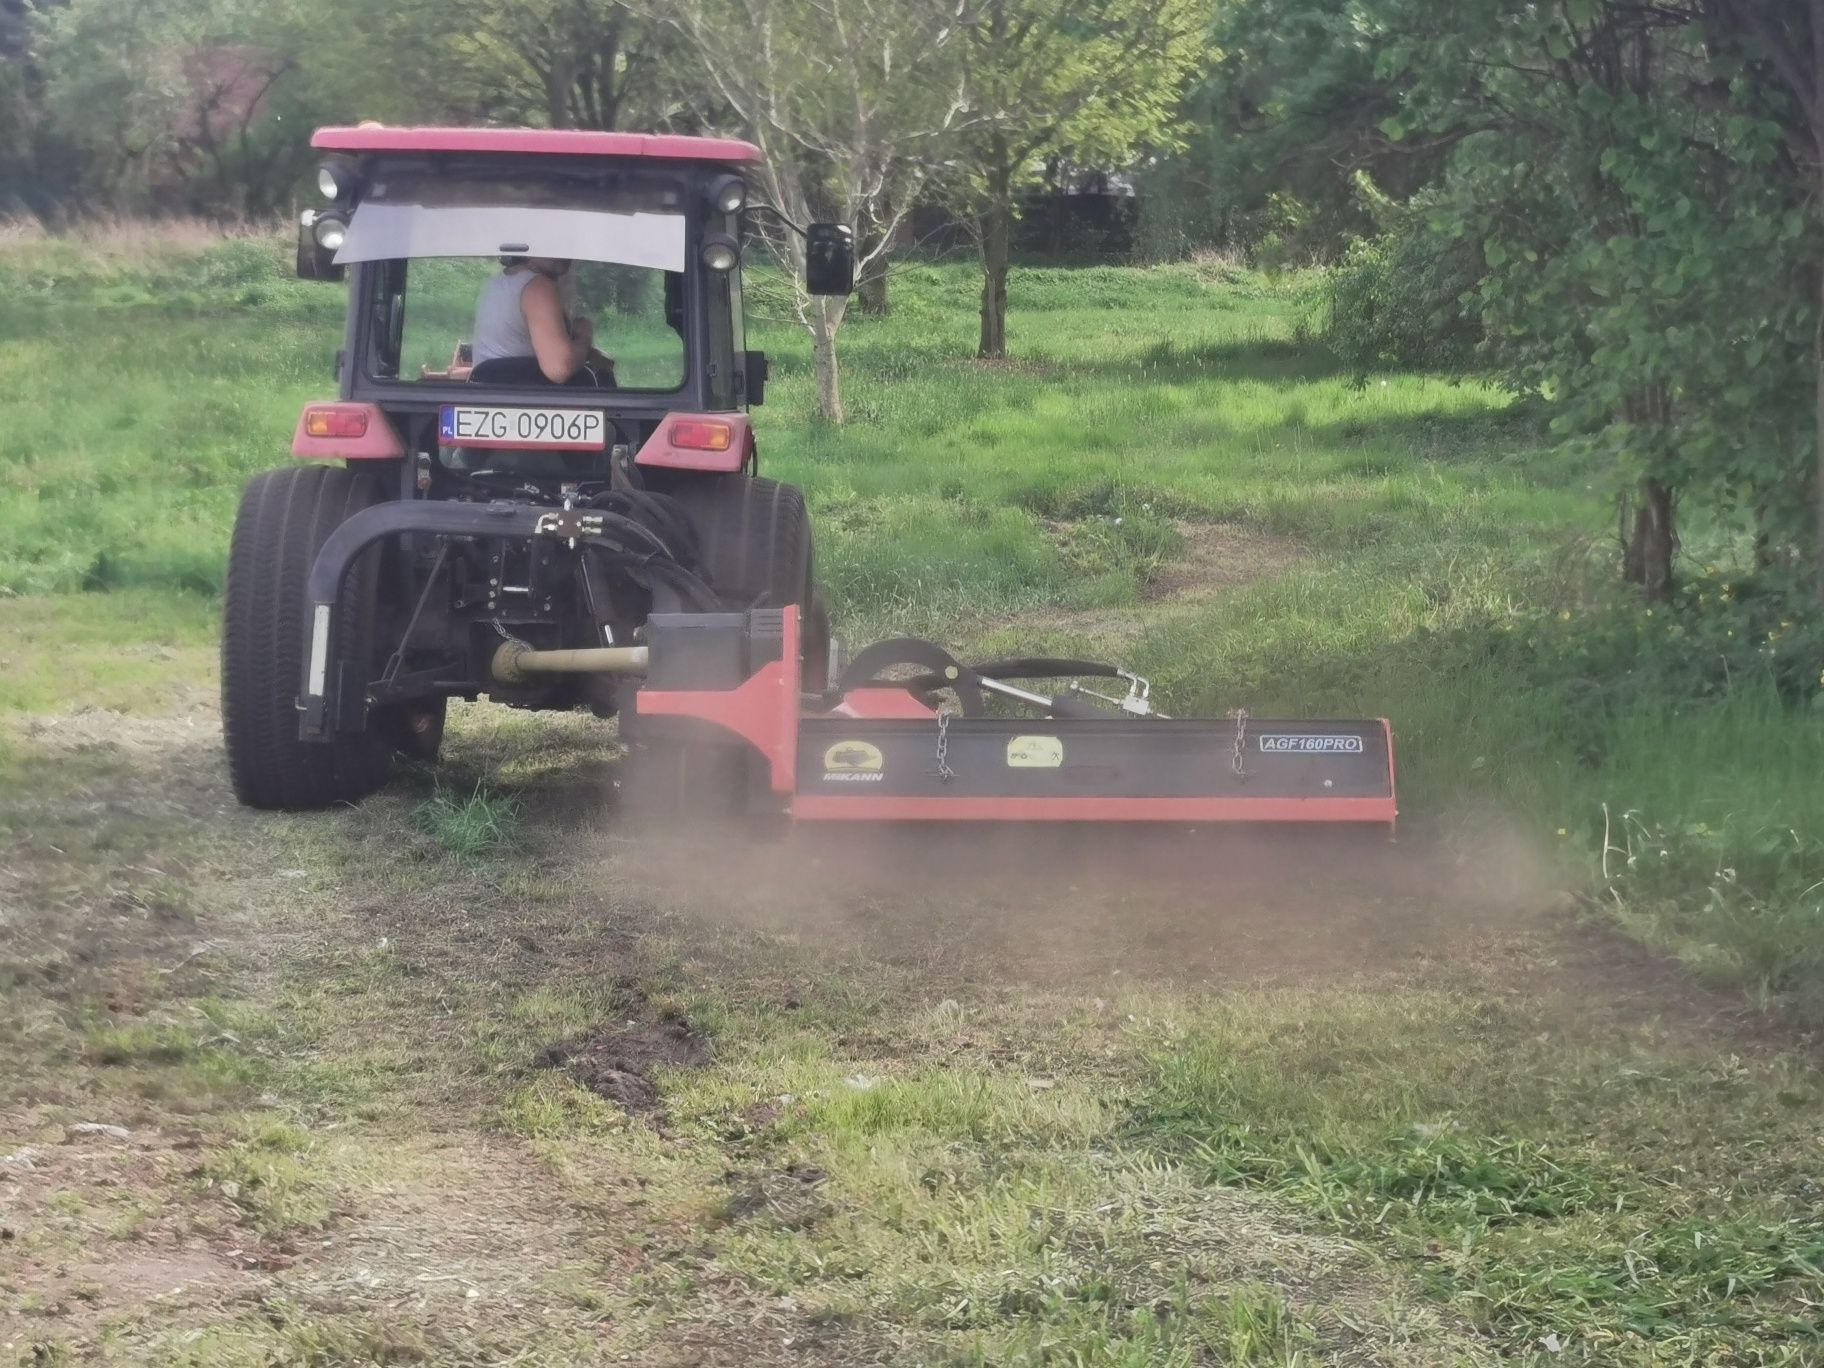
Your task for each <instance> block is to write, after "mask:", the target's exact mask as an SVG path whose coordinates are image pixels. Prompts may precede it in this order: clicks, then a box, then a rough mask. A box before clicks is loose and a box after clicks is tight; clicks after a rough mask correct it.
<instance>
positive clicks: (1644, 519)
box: [1621, 476, 1678, 603]
mask: <svg viewBox="0 0 1824 1368" xmlns="http://www.w3.org/2000/svg"><path fill="white" fill-rule="evenodd" d="M1637 494H1638V496H1639V499H1640V502H1639V504H1637V505H1636V506H1635V508H1634V519H1633V521H1634V525H1633V527H1632V528H1631V529H1629V530H1628V531H1627V533H1626V541H1625V543H1624V545H1623V548H1622V561H1621V573H1622V577H1623V578H1624V579H1626V580H1627V581H1628V583H1630V584H1638V585H1639V586H1640V587H1641V591H1642V593H1643V594H1644V595H1645V597H1646V600H1647V602H1649V603H1659V602H1661V601H1663V600H1665V599H1667V598H1670V597H1671V594H1672V552H1673V550H1674V548H1675V547H1676V546H1677V544H1678V535H1677V532H1676V530H1675V529H1674V527H1673V522H1672V491H1671V490H1670V489H1669V488H1668V487H1667V486H1666V485H1665V484H1664V483H1662V482H1661V481H1659V480H1656V479H1654V478H1652V477H1651V476H1648V477H1647V478H1645V479H1643V480H1642V481H1641V482H1640V488H1639V490H1638V491H1637Z"/></svg>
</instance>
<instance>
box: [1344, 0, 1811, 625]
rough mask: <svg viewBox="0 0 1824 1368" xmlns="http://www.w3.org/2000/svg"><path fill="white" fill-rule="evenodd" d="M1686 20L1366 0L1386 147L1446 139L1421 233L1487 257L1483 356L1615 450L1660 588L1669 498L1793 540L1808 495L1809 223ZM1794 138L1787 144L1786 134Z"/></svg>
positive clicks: (1483, 3)
mask: <svg viewBox="0 0 1824 1368" xmlns="http://www.w3.org/2000/svg"><path fill="white" fill-rule="evenodd" d="M1700 18H1701V16H1700V14H1699V11H1698V10H1697V9H1695V8H1683V9H1681V8H1679V7H1678V6H1677V5H1676V4H1655V5H1650V6H1643V5H1638V4H1635V3H1632V0H1566V2H1565V3H1562V4H1554V5H1549V6H1547V5H1538V4H1532V3H1523V2H1522V0H1469V3H1447V0H1373V4H1372V5H1369V6H1364V7H1363V8H1362V9H1361V10H1360V11H1358V23H1359V24H1360V32H1361V34H1362V37H1363V40H1364V41H1366V42H1368V43H1369V44H1371V45H1372V47H1373V49H1374V50H1375V52H1376V54H1377V57H1376V63H1377V64H1376V72H1375V74H1376V76H1377V78H1378V79H1380V80H1381V81H1383V82H1387V83H1389V84H1390V85H1392V86H1394V87H1396V88H1398V89H1399V90H1400V92H1401V98H1400V101H1399V105H1398V108H1397V109H1396V110H1395V111H1394V112H1393V113H1392V114H1390V115H1389V116H1388V117H1387V118H1386V119H1385V120H1383V123H1382V128H1383V131H1384V132H1385V133H1386V134H1387V136H1389V137H1390V138H1393V139H1395V140H1401V139H1404V138H1407V137H1412V136H1417V137H1420V138H1421V139H1424V140H1428V141H1430V142H1433V143H1435V144H1439V145H1442V146H1445V147H1447V148H1448V155H1447V157H1446V160H1445V162H1444V168H1443V172H1444V173H1443V177H1442V181H1441V183H1440V186H1439V187H1438V191H1437V193H1436V195H1435V197H1434V198H1433V199H1431V200H1430V201H1429V202H1428V211H1429V212H1428V227H1431V228H1439V227H1441V228H1442V230H1443V231H1444V233H1445V235H1446V236H1447V237H1449V238H1451V239H1453V240H1455V241H1457V242H1459V243H1471V244H1474V245H1476V246H1477V247H1478V248H1479V250H1480V253H1481V258H1482V267H1483V270H1482V274H1481V278H1480V280H1479V282H1478V283H1477V284H1476V285H1475V287H1474V289H1473V296H1474V303H1475V307H1476V311H1477V313H1478V316H1479V319H1480V321H1481V323H1482V325H1483V328H1484V336H1485V342H1484V348H1485V351H1484V355H1485V359H1486V360H1487V361H1488V362H1489V363H1490V364H1492V365H1493V366H1494V367H1495V368H1496V369H1497V370H1498V371H1499V372H1500V373H1501V374H1503V375H1504V376H1505V377H1506V378H1507V379H1508V381H1509V383H1511V384H1512V385H1514V387H1515V388H1517V389H1521V390H1525V391H1529V392H1532V393H1535V394H1538V395H1541V396H1546V397H1549V399H1550V401H1551V404H1552V408H1553V411H1554V415H1555V416H1554V423H1555V426H1556V427H1557V428H1558V430H1559V431H1561V432H1562V433H1564V434H1565V435H1566V436H1567V437H1572V438H1575V439H1577V440H1580V441H1582V442H1585V443H1588V444H1590V445H1592V446H1595V447H1597V448H1599V449H1601V450H1603V451H1604V452H1606V453H1607V454H1608V455H1609V457H1610V458H1611V459H1612V461H1613V463H1614V469H1615V471H1616V474H1617V477H1618V481H1617V482H1618V486H1619V488H1620V491H1621V498H1622V501H1623V519H1622V541H1623V554H1622V557H1621V562H1622V568H1623V572H1624V574H1625V575H1626V577H1627V578H1628V579H1630V580H1631V581H1633V582H1635V583H1637V584H1639V585H1640V586H1641V588H1642V590H1643V591H1644V593H1645V594H1646V595H1647V596H1648V597H1649V598H1660V597H1664V596H1665V595H1667V594H1668V593H1669V592H1670V589H1671V586H1672V575H1673V560H1674V555H1675V552H1676V548H1677V544H1678V533H1677V522H1676V518H1677V512H1678V507H1679V504H1680V502H1681V500H1687V499H1693V498H1698V499H1703V500H1704V501H1706V502H1707V503H1709V504H1710V505H1711V507H1713V508H1715V509H1717V510H1718V511H1723V512H1739V513H1740V514H1741V515H1742V516H1743V517H1745V519H1746V520H1747V521H1748V523H1749V524H1750V525H1751V526H1753V527H1754V529H1755V530H1756V532H1757V534H1758V539H1759V542H1760V544H1761V545H1763V546H1770V545H1777V544H1782V543H1787V544H1789V543H1790V540H1791V538H1790V531H1791V528H1792V525H1793V520H1792V513H1793V512H1794V510H1795V509H1796V508H1803V507H1805V506H1806V504H1805V499H1804V495H1803V494H1802V493H1799V491H1803V490H1805V489H1806V488H1807V486H1808V485H1809V481H1808V479H1807V478H1806V471H1805V469H1804V466H1803V464H1802V463H1801V461H1800V459H1799V458H1800V456H1801V455H1804V456H1806V457H1809V456H1810V454H1811V453H1810V449H1809V448H1810V444H1809V443H1807V442H1805V441H1804V440H1803V432H1804V421H1805V420H1804V417H1803V415H1802V414H1801V413H1799V411H1798V410H1797V407H1796V406H1795V405H1794V404H1793V402H1792V395H1793V393H1794V392H1795V389H1797V388H1798V386H1795V384H1794V372H1793V369H1792V367H1793V364H1794V362H1795V359H1797V358H1800V357H1802V356H1803V355H1804V354H1805V351H1806V339H1808V338H1809V337H1810V336H1812V334H1813V329H1814V328H1815V327H1816V326H1817V324H1816V317H1815V310H1814V306H1813V304H1812V303H1811V298H1812V291H1811V290H1810V289H1805V288H1801V286H1804V285H1806V284H1807V283H1808V282H1809V283H1810V284H1811V285H1812V286H1813V287H1814V288H1815V282H1816V276H1815V271H1816V268H1817V233H1816V231H1815V226H1813V227H1812V228H1811V230H1810V231H1808V222H1809V221H1808V219H1807V217H1806V213H1807V211H1806V209H1805V198H1806V196H1805V194H1804V193H1801V191H1800V190H1799V188H1798V186H1797V184H1796V183H1795V182H1794V181H1793V179H1792V178H1791V177H1789V176H1787V175H1785V174H1784V173H1783V169H1782V168H1783V164H1784V163H1785V162H1786V161H1787V160H1789V157H1788V154H1786V153H1784V152H1783V151H1782V137H1781V130H1780V128H1779V126H1778V125H1777V122H1776V121H1774V120H1771V119H1769V118H1768V117H1767V115H1766V111H1765V110H1764V109H1757V108H1756V107H1755V106H1756V104H1757V102H1758V99H1759V96H1758V94H1757V93H1756V91H1755V90H1752V89H1750V87H1751V86H1752V85H1753V83H1752V82H1747V81H1744V80H1742V79H1740V78H1739V76H1731V75H1730V74H1729V73H1728V72H1727V70H1726V64H1725V65H1719V62H1718V58H1719V49H1718V45H1717V41H1716V38H1717V35H1716V32H1715V29H1714V27H1713V26H1709V25H1705V24H1703V23H1701V22H1700ZM1787 141H1789V139H1788V140H1787Z"/></svg>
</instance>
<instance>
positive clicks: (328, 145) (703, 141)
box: [310, 124, 761, 163]
mask: <svg viewBox="0 0 1824 1368" xmlns="http://www.w3.org/2000/svg"><path fill="white" fill-rule="evenodd" d="M310 145H311V146H312V147H315V148H317V149H319V150H320V151H324V152H518V153H524V154H527V155H540V154H544V155H550V154H557V155H563V156H573V157H651V158H653V159H654V160H657V161H695V162H721V163H740V162H757V161H759V160H760V159H761V157H760V149H759V148H757V147H755V146H754V145H753V144H752V143H749V142H742V141H740V140H739V139H737V138H686V137H680V136H678V135H677V134H672V133H592V132H587V131H585V130H583V129H577V128H395V127H388V126H385V125H382V124H362V125H360V126H359V127H355V128H319V129H318V130H317V131H316V133H315V134H314V135H312V137H311V140H310Z"/></svg>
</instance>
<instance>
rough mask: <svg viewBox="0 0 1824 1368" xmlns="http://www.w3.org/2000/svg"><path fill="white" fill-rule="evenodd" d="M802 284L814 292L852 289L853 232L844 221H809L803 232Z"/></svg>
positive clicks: (829, 292)
mask: <svg viewBox="0 0 1824 1368" xmlns="http://www.w3.org/2000/svg"><path fill="white" fill-rule="evenodd" d="M804 288H805V289H807V290H809V291H810V292H811V293H812V294H814V295H848V294H853V293H854V292H855V233H854V231H853V230H852V229H851V228H850V227H849V225H848V224H846V223H813V224H812V225H811V226H810V227H809V228H808V229H806V230H805V234H804Z"/></svg>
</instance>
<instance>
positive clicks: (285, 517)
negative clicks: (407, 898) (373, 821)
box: [222, 465, 393, 812]
mask: <svg viewBox="0 0 1824 1368" xmlns="http://www.w3.org/2000/svg"><path fill="white" fill-rule="evenodd" d="M384 498H385V492H384V490H383V489H382V488H381V486H380V484H379V483H378V482H377V481H376V480H374V479H373V478H372V477H370V476H368V475H366V474H362V473H357V472H355V471H352V470H347V469H345V468H343V467H341V466H332V465H298V466H285V467H282V468H280V469H278V470H268V471H266V472H264V473H263V474H260V475H256V476H254V477H253V479H252V480H250V481H249V482H248V484H247V488H246V491H245V492H244V493H243V494H242V495H241V507H240V512H239V514H238V515H237V516H236V518H235V523H234V539H233V541H232V542H231V543H230V544H229V549H228V580H227V586H226V590H225V592H224V594H223V598H224V607H223V613H222V735H223V739H224V740H225V742H226V744H227V750H228V775H229V778H230V779H231V780H232V781H233V784H234V795H235V797H236V798H238V799H240V800H241V802H243V803H245V804H246V805H247V806H248V807H254V808H265V809H268V810H278V811H292V812H296V811H304V810H308V809H312V808H325V807H331V806H334V805H335V804H337V803H354V802H358V801H360V800H361V799H363V798H365V797H367V796H368V794H370V793H372V792H374V790H376V789H378V788H379V787H380V786H381V785H383V784H384V783H386V781H387V779H388V777H389V776H390V775H391V773H392V761H393V747H392V745H391V744H390V743H389V741H388V739H387V737H386V736H385V735H384V733H383V730H382V729H380V728H370V729H369V730H366V731H363V732H361V733H358V734H356V735H352V736H338V737H335V738H334V739H332V740H329V741H301V740H299V739H298V717H299V715H298V709H297V697H298V686H299V683H300V681H301V680H302V679H303V677H304V664H305V660H304V656H305V650H306V636H307V633H306V622H305V612H306V604H305V599H304V594H305V581H306V579H307V578H308V577H309V575H310V567H311V565H312V563H313V562H314V561H315V560H316V558H317V552H318V551H319V550H321V549H322V546H323V543H324V542H325V541H326V540H327V539H328V537H329V534H330V533H331V532H333V531H335V530H336V528H338V527H340V526H341V525H342V524H343V523H344V522H345V521H347V520H348V519H349V518H350V517H352V516H353V515H354V514H356V513H359V512H360V511H361V510H362V509H364V508H368V507H370V506H372V505H373V504H377V503H380V502H382V501H383V499H384ZM378 561H379V555H378V552H370V553H369V554H367V555H364V556H362V557H361V558H360V559H359V560H358V561H357V562H356V563H355V565H354V568H353V569H352V570H351V571H350V572H349V576H348V581H347V584H346V585H345V587H344V589H343V597H342V603H341V605H340V608H341V611H340V612H339V613H338V614H337V617H338V619H339V622H340V628H339V631H338V637H337V641H336V643H335V649H336V653H337V656H338V658H340V659H342V660H350V661H361V662H370V661H371V659H372V656H373V650H374V615H375V596H376V592H377V591H376V579H377V573H378Z"/></svg>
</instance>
